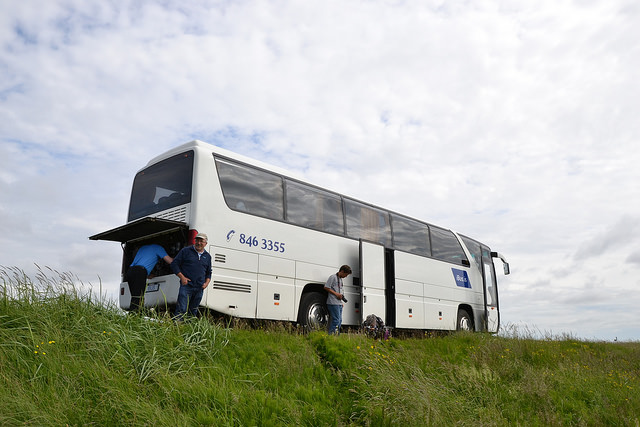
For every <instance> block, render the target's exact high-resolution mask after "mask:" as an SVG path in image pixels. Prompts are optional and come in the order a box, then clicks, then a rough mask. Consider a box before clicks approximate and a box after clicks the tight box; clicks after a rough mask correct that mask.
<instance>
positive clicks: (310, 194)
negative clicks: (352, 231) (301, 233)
mask: <svg viewBox="0 0 640 427" xmlns="http://www.w3.org/2000/svg"><path fill="white" fill-rule="evenodd" d="M286 185H287V221H289V222H292V223H294V224H297V225H302V226H304V227H309V228H313V229H315V230H322V231H327V232H329V233H334V234H344V221H343V218H342V202H341V200H340V197H338V196H336V195H334V194H331V193H328V192H326V191H322V190H318V189H315V188H312V187H309V186H306V185H302V184H297V183H294V182H291V181H286Z"/></svg>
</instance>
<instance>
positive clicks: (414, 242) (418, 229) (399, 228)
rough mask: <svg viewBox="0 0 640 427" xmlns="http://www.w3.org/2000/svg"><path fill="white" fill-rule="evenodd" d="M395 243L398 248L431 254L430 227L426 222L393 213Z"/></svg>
mask: <svg viewBox="0 0 640 427" xmlns="http://www.w3.org/2000/svg"><path fill="white" fill-rule="evenodd" d="M391 221H392V225H393V227H392V228H393V244H394V246H395V248H396V249H399V250H401V251H407V252H411V253H413V254H417V255H423V256H430V255H431V246H430V244H429V229H428V228H427V226H426V225H425V224H422V223H420V222H418V221H414V220H411V219H407V218H403V217H400V216H396V215H392V216H391Z"/></svg>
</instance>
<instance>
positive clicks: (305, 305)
mask: <svg viewBox="0 0 640 427" xmlns="http://www.w3.org/2000/svg"><path fill="white" fill-rule="evenodd" d="M326 300H327V296H326V295H323V294H321V293H318V292H309V293H306V294H304V295H302V299H301V300H300V311H299V312H298V324H299V325H302V326H304V327H306V328H308V329H326V327H327V325H328V323H329V310H328V309H327V302H326Z"/></svg>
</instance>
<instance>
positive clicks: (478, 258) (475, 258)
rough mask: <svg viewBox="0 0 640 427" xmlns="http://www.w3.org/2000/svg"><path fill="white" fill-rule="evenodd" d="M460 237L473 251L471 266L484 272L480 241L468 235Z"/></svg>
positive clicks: (471, 251)
mask: <svg viewBox="0 0 640 427" xmlns="http://www.w3.org/2000/svg"><path fill="white" fill-rule="evenodd" d="M460 238H461V239H462V241H463V242H464V244H465V246H466V247H467V249H469V252H470V253H471V261H472V262H471V266H472V267H473V266H474V267H476V268H477V269H478V271H480V272H482V264H481V262H482V251H481V250H480V243H478V242H476V241H475V240H471V239H469V238H468V237H464V236H460Z"/></svg>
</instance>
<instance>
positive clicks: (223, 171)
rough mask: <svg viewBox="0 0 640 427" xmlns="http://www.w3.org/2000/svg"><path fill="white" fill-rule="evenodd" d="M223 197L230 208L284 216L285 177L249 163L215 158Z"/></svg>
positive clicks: (271, 217)
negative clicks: (250, 165)
mask: <svg viewBox="0 0 640 427" xmlns="http://www.w3.org/2000/svg"><path fill="white" fill-rule="evenodd" d="M216 165H217V167H218V176H219V177H220V186H221V187H222V194H223V195H224V200H225V202H226V203H227V206H229V208H230V209H233V210H238V211H242V212H247V213H251V214H254V215H258V216H261V217H265V218H270V219H278V220H283V219H284V204H283V195H284V190H283V187H282V178H280V177H279V176H278V175H275V174H272V173H268V172H264V171H261V170H258V169H254V168H252V167H249V166H245V165H240V164H236V163H231V162H228V161H225V160H220V159H218V160H216Z"/></svg>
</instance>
